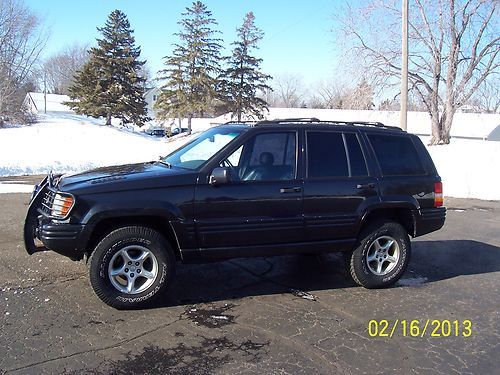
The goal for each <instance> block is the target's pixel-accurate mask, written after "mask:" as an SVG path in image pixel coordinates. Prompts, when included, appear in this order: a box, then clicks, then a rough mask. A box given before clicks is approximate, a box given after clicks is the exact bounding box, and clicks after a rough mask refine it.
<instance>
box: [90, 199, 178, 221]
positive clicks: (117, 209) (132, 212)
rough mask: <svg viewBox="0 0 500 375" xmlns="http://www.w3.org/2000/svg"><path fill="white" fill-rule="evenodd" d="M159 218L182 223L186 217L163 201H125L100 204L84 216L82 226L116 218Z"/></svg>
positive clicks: (170, 204) (176, 208)
mask: <svg viewBox="0 0 500 375" xmlns="http://www.w3.org/2000/svg"><path fill="white" fill-rule="evenodd" d="M131 216H159V217H162V218H165V219H166V220H168V221H180V220H184V219H185V217H184V215H183V214H182V212H181V210H180V209H179V208H178V207H177V206H175V205H173V204H172V203H169V202H162V201H145V200H137V201H127V202H126V204H124V202H123V201H121V202H117V204H110V203H109V202H107V203H98V204H95V205H92V207H91V209H90V210H89V211H88V212H87V213H86V214H85V215H84V216H83V218H82V224H89V225H95V224H97V223H98V222H99V221H101V220H104V219H108V218H115V217H131Z"/></svg>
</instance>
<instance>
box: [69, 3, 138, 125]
mask: <svg viewBox="0 0 500 375" xmlns="http://www.w3.org/2000/svg"><path fill="white" fill-rule="evenodd" d="M97 30H98V31H99V32H100V33H101V34H102V39H97V47H92V48H91V49H90V59H89V61H88V62H87V63H86V64H85V65H84V66H83V68H82V69H81V70H80V71H78V72H77V74H76V75H75V79H74V84H73V85H72V86H71V87H70V88H69V93H70V95H69V96H70V98H71V99H72V101H71V102H69V103H67V104H68V105H69V106H70V107H71V108H73V109H74V110H75V111H76V112H77V113H79V114H85V115H88V116H92V117H105V118H106V125H110V124H111V117H117V118H120V119H122V120H123V121H124V122H133V123H135V124H137V125H140V126H141V125H143V124H144V122H145V121H147V120H148V118H147V115H146V113H147V110H146V101H145V99H144V81H145V79H144V78H143V77H142V75H141V68H142V66H143V65H144V63H145V61H140V60H139V56H140V54H141V49H140V47H136V46H135V38H134V37H133V35H132V34H133V32H134V31H133V30H132V29H131V28H130V23H129V21H128V19H127V16H126V15H125V13H123V12H121V11H120V10H114V11H113V12H112V13H111V14H110V15H109V16H108V19H107V21H106V25H105V26H104V27H102V28H97Z"/></svg>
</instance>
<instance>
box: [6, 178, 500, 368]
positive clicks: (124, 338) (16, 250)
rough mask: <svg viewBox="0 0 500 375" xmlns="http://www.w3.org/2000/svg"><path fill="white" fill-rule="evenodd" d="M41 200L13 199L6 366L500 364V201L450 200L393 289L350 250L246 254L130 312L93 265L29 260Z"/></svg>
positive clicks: (196, 269)
mask: <svg viewBox="0 0 500 375" xmlns="http://www.w3.org/2000/svg"><path fill="white" fill-rule="evenodd" d="M31 180H32V179H29V181H31ZM28 198H29V194H0V323H1V328H2V329H1V331H0V373H8V374H45V373H46V374H56V373H69V374H108V373H114V374H129V373H136V374H143V373H144V374H145V373H148V374H205V373H223V374H240V373H244V374H264V373H265V374H268V373H290V374H336V373H339V374H358V373H369V374H391V373H397V374H403V373H404V374H413V373H414V374H433V373H434V374H450V373H470V374H492V373H498V368H499V366H500V356H499V354H500V323H499V322H500V313H499V307H500V303H499V301H500V299H499V292H500V202H486V201H478V200H459V199H447V200H446V204H447V206H448V208H449V211H448V218H447V221H446V225H445V227H444V228H443V229H442V230H440V231H438V232H435V233H432V234H430V235H427V236H424V237H421V238H418V239H416V240H414V241H413V254H412V259H411V261H410V265H409V268H408V270H407V272H406V274H405V275H404V276H403V279H402V280H401V281H400V282H399V283H398V284H397V285H396V286H395V287H392V288H388V289H383V290H367V289H363V288H361V287H358V286H356V285H355V284H354V283H353V282H352V281H351V280H350V279H349V277H348V275H347V273H346V270H345V267H344V263H343V259H342V257H341V256H340V255H339V254H329V255H321V256H305V255H302V256H300V255H299V256H283V257H272V258H255V259H236V260H230V261H225V262H218V263H211V264H203V265H182V264H178V267H177V276H176V279H175V281H174V283H173V285H172V286H171V288H170V290H169V293H168V295H166V296H165V298H164V299H163V300H162V301H161V302H160V303H158V304H157V306H154V307H153V308H150V309H148V310H139V311H118V310H114V309H112V308H110V307H108V306H106V305H104V304H103V303H102V302H101V301H100V300H99V299H98V298H97V297H96V296H95V295H94V294H93V292H92V289H91V287H90V284H89V281H88V277H87V268H86V264H85V263H84V262H73V261H71V260H69V259H66V258H64V257H62V256H59V255H57V254H55V253H51V252H46V253H38V254H35V255H33V256H28V254H27V253H26V252H25V250H24V247H23V244H22V240H21V236H22V225H23V221H24V213H25V211H26V208H27V201H28ZM447 322H448V323H447ZM426 325H427V327H426Z"/></svg>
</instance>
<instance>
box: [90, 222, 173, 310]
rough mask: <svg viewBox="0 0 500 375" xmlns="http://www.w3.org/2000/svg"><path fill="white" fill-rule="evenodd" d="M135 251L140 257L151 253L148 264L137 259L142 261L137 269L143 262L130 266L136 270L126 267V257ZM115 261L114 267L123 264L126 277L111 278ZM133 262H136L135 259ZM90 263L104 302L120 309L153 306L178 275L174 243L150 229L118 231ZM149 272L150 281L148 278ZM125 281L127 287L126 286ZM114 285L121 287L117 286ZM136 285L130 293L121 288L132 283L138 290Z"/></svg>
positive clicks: (101, 244) (92, 279) (106, 239)
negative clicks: (176, 274)
mask: <svg viewBox="0 0 500 375" xmlns="http://www.w3.org/2000/svg"><path fill="white" fill-rule="evenodd" d="M134 249H136V250H134ZM137 249H138V250H137ZM144 249H145V250H144ZM134 251H135V254H139V255H138V256H140V255H141V254H144V255H146V254H147V256H146V259H145V260H143V262H144V263H142V262H141V261H140V259H137V260H138V261H139V262H141V263H140V265H139V266H138V267H137V268H135V265H136V264H137V263H139V262H137V263H133V264H132V265H131V266H130V267H134V268H130V269H129V268H125V267H127V266H126V265H125V259H126V258H124V257H123V255H122V254H126V255H133V254H134ZM111 261H113V265H112V266H111V267H113V266H114V265H115V264H116V263H117V262H121V263H122V267H121V268H122V270H123V271H122V272H126V274H125V273H123V276H122V274H120V275H119V276H114V277H113V276H110V275H111V273H110V262H111ZM131 261H135V258H134V259H131ZM88 264H89V275H90V284H91V285H92V288H93V289H94V292H95V294H96V295H97V296H98V297H99V298H100V299H101V300H102V301H103V302H104V303H106V304H107V305H109V306H111V307H114V308H116V309H137V308H144V307H146V306H148V305H149V304H151V303H152V302H153V301H154V300H156V299H157V298H159V297H160V296H161V295H162V294H163V293H164V292H165V290H166V289H167V288H168V286H169V285H170V281H171V280H172V277H173V275H174V270H175V257H174V254H173V251H172V248H171V246H170V244H169V243H168V241H166V240H165V238H164V237H163V236H162V235H161V234H160V233H158V232H157V231H155V230H153V229H150V228H147V227H140V226H129V227H123V228H119V229H116V230H114V231H112V232H111V233H109V234H108V235H107V236H106V237H104V238H103V239H102V240H101V242H99V244H98V245H97V247H96V248H95V250H94V252H93V253H92V255H91V256H90V260H89V262H88ZM127 264H128V263H127ZM140 267H142V268H143V269H142V270H141V268H140ZM155 267H156V268H155ZM149 268H150V269H149ZM155 270H156V272H155ZM141 271H142V275H140V272H141ZM132 272H135V274H134V273H132ZM146 272H147V273H148V276H149V277H148V278H146V277H144V275H145V274H146ZM153 275H155V276H153ZM130 277H131V278H130ZM112 280H113V281H112ZM127 280H128V281H127ZM131 280H132V282H131ZM139 280H140V281H139ZM121 282H124V283H126V284H124V285H122V284H121ZM113 283H114V284H115V285H118V286H117V287H115V286H114V285H113ZM136 283H137V288H136V290H132V291H131V292H130V293H127V291H125V292H124V291H120V290H119V289H118V287H122V288H124V289H126V288H127V285H129V284H131V285H133V286H134V288H135V287H136ZM141 283H142V285H141ZM141 289H144V290H141Z"/></svg>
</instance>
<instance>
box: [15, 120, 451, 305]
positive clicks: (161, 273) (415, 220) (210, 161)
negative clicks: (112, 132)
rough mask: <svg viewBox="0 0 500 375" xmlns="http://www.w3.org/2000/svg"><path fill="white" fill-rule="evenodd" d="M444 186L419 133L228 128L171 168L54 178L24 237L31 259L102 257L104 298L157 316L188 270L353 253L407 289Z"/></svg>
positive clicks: (326, 127) (95, 272)
mask: <svg viewBox="0 0 500 375" xmlns="http://www.w3.org/2000/svg"><path fill="white" fill-rule="evenodd" d="M442 205H443V195H442V185H441V179H440V177H439V175H438V173H437V171H436V168H435V167H434V164H433V162H432V160H431V158H430V156H429V154H428V152H427V150H426V149H425V147H424V145H423V144H422V142H421V141H420V139H419V138H418V137H416V136H415V135H411V134H407V133H406V132H404V131H402V130H400V129H399V128H393V127H389V126H384V125H382V124H380V123H367V122H337V121H319V120H317V119H287V120H275V121H260V122H256V123H241V122H240V123H233V122H231V123H227V124H223V125H220V126H217V127H214V128H211V129H210V130H208V131H206V132H204V133H202V134H200V135H199V136H198V137H197V138H195V139H193V140H192V141H191V142H190V143H188V144H186V145H185V146H183V147H181V148H180V149H178V150H176V151H174V152H172V153H171V154H170V155H168V156H166V157H164V158H161V159H160V160H157V161H152V162H147V163H141V164H132V165H123V166H114V167H106V168H99V169H95V170H91V171H88V172H85V173H81V174H76V175H72V176H66V175H63V176H61V175H55V176H54V175H52V174H51V175H49V176H47V177H46V178H45V179H44V180H43V181H42V182H41V183H40V185H37V187H36V188H35V191H34V193H33V196H32V198H31V202H30V206H29V209H28V213H27V216H26V221H25V227H24V240H25V245H26V249H27V251H28V253H29V254H33V253H34V252H37V251H43V250H47V249H50V250H53V251H56V252H58V253H60V254H63V255H66V256H68V257H70V258H71V259H74V260H81V259H83V258H84V257H86V258H87V259H88V263H89V273H90V281H91V284H92V287H93V289H94V291H95V292H96V294H97V295H98V296H99V298H101V299H102V300H103V301H104V302H105V303H107V304H108V305H110V306H113V307H116V308H132V307H139V306H144V305H145V304H147V303H149V302H151V301H152V300H154V299H155V298H156V297H158V296H160V295H161V293H162V292H163V291H164V290H165V289H166V288H167V287H168V286H169V284H170V283H171V281H172V277H173V275H174V268H175V262H176V261H182V262H204V261H208V260H213V259H225V258H226V259H227V258H234V257H250V256H268V255H280V254H293V253H316V252H329V251H337V250H343V251H346V254H347V255H348V257H347V258H348V267H349V271H350V273H351V275H352V277H353V278H354V280H355V281H356V282H357V283H358V284H360V285H362V286H364V287H367V288H380V287H386V286H388V285H391V284H393V283H394V282H396V281H397V280H398V279H399V278H400V277H401V275H402V274H403V273H404V271H405V268H406V266H407V264H408V262H409V259H410V241H409V237H410V236H411V237H416V236H421V235H423V234H426V233H429V232H432V231H435V230H437V229H439V228H441V227H442V226H443V224H444V220H445V215H446V209H445V208H444V207H442Z"/></svg>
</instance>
